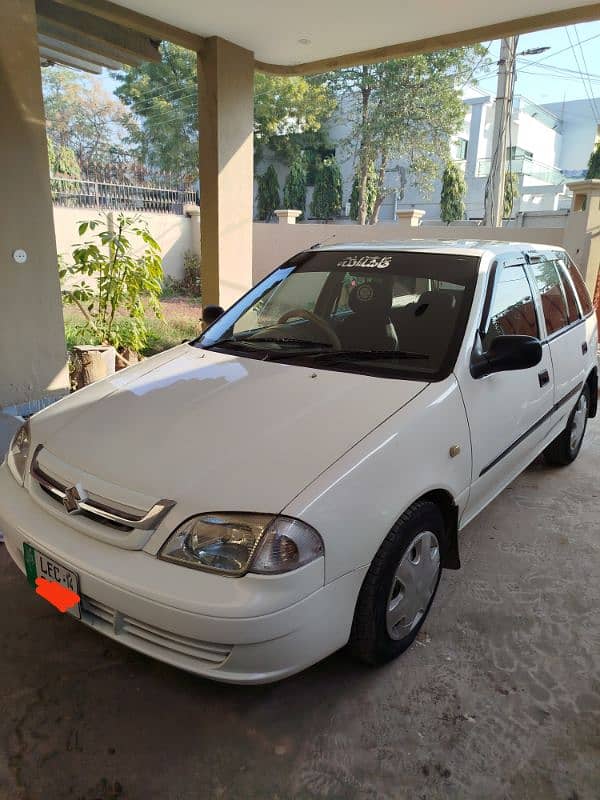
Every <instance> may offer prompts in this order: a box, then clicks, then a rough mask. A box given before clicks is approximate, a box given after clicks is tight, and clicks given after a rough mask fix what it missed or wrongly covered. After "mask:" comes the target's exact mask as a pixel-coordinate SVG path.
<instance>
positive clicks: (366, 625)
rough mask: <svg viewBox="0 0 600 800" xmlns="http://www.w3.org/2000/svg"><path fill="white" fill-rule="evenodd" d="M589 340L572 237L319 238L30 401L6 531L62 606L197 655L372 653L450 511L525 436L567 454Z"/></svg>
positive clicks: (592, 404) (293, 666) (8, 493)
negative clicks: (140, 344) (332, 241)
mask: <svg viewBox="0 0 600 800" xmlns="http://www.w3.org/2000/svg"><path fill="white" fill-rule="evenodd" d="M596 349H597V325H596V317H595V315H594V314H593V310H592V304H591V302H590V298H589V295H588V293H587V291H586V288H585V285H584V282H583V280H582V278H581V275H580V274H579V272H578V271H577V269H576V267H575V266H574V265H573V263H572V261H571V260H570V259H569V257H568V255H567V254H566V253H565V252H564V251H563V250H561V249H558V248H551V247H542V246H537V245H528V244H506V243H485V242H454V243H441V242H431V243H427V242H408V243H398V242H396V243H393V244H381V245H377V246H375V245H372V244H369V245H344V246H335V247H320V248H314V249H311V250H309V251H307V252H303V253H300V254H299V255H297V256H295V257H294V258H292V259H290V260H289V261H287V262H286V263H285V264H283V266H281V267H280V268H279V269H276V270H275V271H274V272H273V273H271V274H270V275H269V276H268V277H267V278H265V279H264V280H263V281H262V282H261V283H259V284H258V285H257V286H255V287H254V288H253V289H252V290H251V291H250V292H249V293H248V294H247V295H246V296H245V297H243V298H242V299H241V300H240V301H239V302H238V303H236V304H235V305H234V306H233V307H232V308H230V309H229V310H228V311H226V312H225V313H223V314H222V316H221V317H220V318H219V319H217V320H216V322H214V323H213V324H212V325H211V326H210V327H209V328H208V329H207V330H206V331H205V332H204V333H203V335H202V336H200V338H198V339H197V340H195V341H193V342H191V343H186V344H182V345H180V346H178V347H175V348H173V349H172V350H169V351H167V352H165V353H162V354H160V355H158V356H155V357H154V358H150V359H148V360H146V361H143V362H142V363H140V364H138V365H136V366H134V367H131V368H130V369H127V370H125V371H123V372H120V373H118V374H117V375H115V376H112V377H109V378H107V379H105V380H103V381H100V382H99V383H95V384H93V385H92V386H90V387H88V388H86V389H83V390H81V391H79V392H76V393H75V394H73V395H71V396H70V397H68V398H65V399H64V400H61V401H60V402H58V403H55V404H54V405H51V406H50V407H48V408H47V409H45V410H44V411H42V412H41V413H39V414H36V415H35V416H34V417H32V419H31V420H30V421H29V422H27V423H26V424H25V425H24V426H23V427H22V428H21V429H20V430H19V431H18V433H17V434H16V436H15V438H14V440H13V442H12V445H11V447H10V451H9V453H8V455H7V458H6V462H5V463H4V464H3V466H2V467H1V468H0V529H1V530H2V531H3V532H4V534H5V537H6V544H7V547H8V551H9V553H10V555H11V556H12V558H13V560H14V561H15V562H16V564H17V565H18V567H19V568H20V569H21V570H22V571H23V572H24V573H26V575H27V577H28V578H29V581H30V582H31V583H32V585H34V586H35V585H36V581H38V580H39V579H40V578H44V580H47V581H50V585H51V586H52V585H53V584H56V583H58V584H61V585H63V586H65V587H67V588H68V589H69V591H70V592H72V593H73V596H74V597H75V599H76V602H74V603H73V604H72V605H71V606H70V608H69V609H68V611H67V612H66V613H68V614H70V615H72V616H74V617H77V618H79V619H80V620H81V621H82V622H84V623H85V624H86V625H90V626H92V627H93V628H95V629H96V630H98V631H99V632H101V633H103V634H105V635H106V636H109V637H111V638H112V639H115V640H116V641H118V642H122V643H123V644H126V645H128V646H130V647H132V648H135V649H136V650H139V651H141V652H143V653H147V654H148V655H151V656H154V657H155V658H158V659H161V660H163V661H166V662H169V663H170V664H174V665H176V666H178V667H182V668H184V669H187V670H190V671H192V672H195V673H198V674H200V675H204V676H206V677H209V678H214V679H217V680H222V681H232V682H238V683H260V682H267V681H273V680H277V679H280V678H283V677H285V676H287V675H291V674H293V673H295V672H298V671H299V670H301V669H303V668H304V667H307V666H308V665H310V664H313V663H315V662H316V661H318V660H319V659H322V658H324V657H325V656H327V655H328V654H330V653H332V652H334V651H335V650H337V649H338V648H340V647H342V646H344V645H346V644H349V649H350V651H352V652H353V653H354V654H356V655H357V656H358V657H360V658H361V659H363V660H364V661H366V662H369V663H371V664H380V663H383V662H386V661H388V660H389V659H392V658H394V657H395V656H397V655H398V654H399V653H401V652H402V651H403V650H405V649H406V648H407V647H408V646H409V645H410V644H411V642H412V641H413V640H414V638H415V636H416V635H417V633H418V631H419V629H420V627H421V626H422V625H423V622H424V620H425V618H426V616H427V614H428V612H429V609H430V607H431V604H432V602H433V599H434V596H435V593H436V589H437V586H438V583H439V580H440V575H441V571H442V568H444V567H445V568H449V569H456V568H458V567H459V566H460V561H459V542H458V533H459V531H460V530H461V529H462V528H464V527H465V525H467V524H468V523H469V522H470V521H471V520H472V519H473V518H474V517H475V516H476V515H477V514H478V513H479V512H480V511H481V510H482V509H483V508H484V507H485V506H486V505H487V504H488V503H489V502H490V501H491V500H492V499H493V498H494V497H495V496H496V495H497V494H498V493H499V492H501V491H502V489H503V488H504V487H505V486H506V485H507V484H508V483H510V481H512V480H513V478H514V477H515V476H516V475H518V474H519V472H521V470H523V469H524V468H525V467H526V466H527V465H528V464H529V463H530V462H531V461H532V460H533V459H534V458H535V457H536V456H538V455H539V454H540V453H544V454H545V457H546V459H547V460H548V461H549V462H550V463H551V464H556V465H566V464H568V463H569V462H571V461H573V459H574V458H576V456H577V454H578V452H579V449H580V447H581V443H582V440H583V437H584V433H585V428H586V422H587V419H588V417H592V416H594V415H595V413H596V404H597V396H598V390H597V380H598V379H597V368H596ZM37 585H38V586H39V583H38V584H37ZM45 585H48V584H45Z"/></svg>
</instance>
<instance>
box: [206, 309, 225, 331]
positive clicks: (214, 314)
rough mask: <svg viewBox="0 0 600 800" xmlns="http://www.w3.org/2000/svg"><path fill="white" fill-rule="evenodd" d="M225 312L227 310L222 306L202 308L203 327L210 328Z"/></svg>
mask: <svg viewBox="0 0 600 800" xmlns="http://www.w3.org/2000/svg"><path fill="white" fill-rule="evenodd" d="M224 313H225V310H224V309H223V308H221V306H204V307H203V308H202V328H203V329H204V328H208V326H209V325H212V324H213V322H215V321H216V320H218V319H219V317H220V316H221V314H224Z"/></svg>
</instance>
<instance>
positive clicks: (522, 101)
mask: <svg viewBox="0 0 600 800" xmlns="http://www.w3.org/2000/svg"><path fill="white" fill-rule="evenodd" d="M463 97H464V103H465V118H464V124H463V127H462V130H461V131H459V133H458V134H457V135H456V136H455V137H454V139H453V141H452V142H451V152H452V155H453V157H454V158H455V160H456V162H457V163H459V164H460V165H461V166H462V168H463V169H464V173H465V180H466V184H467V195H466V198H465V206H466V217H467V219H470V220H480V219H481V218H482V217H483V204H484V195H485V186H486V182H487V178H488V175H489V169H490V160H491V149H492V142H491V139H492V131H493V123H494V106H495V98H494V97H492V96H490V95H489V94H488V93H486V92H484V91H482V90H481V89H479V88H478V87H476V86H467V87H465V89H464V90H463ZM348 102H350V101H346V102H345V103H344V102H342V104H341V105H340V107H339V108H338V110H337V112H336V115H335V117H334V119H333V120H332V123H331V124H330V126H329V129H328V133H329V137H330V139H331V142H332V144H333V146H334V147H335V155H336V158H337V160H338V162H339V165H340V168H341V171H342V176H343V183H344V193H343V197H344V203H345V214H346V215H347V214H348V212H349V202H348V200H349V197H350V191H351V188H352V180H353V176H354V170H355V158H356V152H355V150H354V149H353V148H350V147H348V146H345V145H344V144H343V142H344V141H345V140H347V138H348V136H349V133H350V124H349V121H348V116H349V108H348ZM595 102H596V103H597V104H598V105H599V106H600V99H598V100H596V101H595ZM510 134H511V135H510V148H509V149H510V155H511V159H510V166H511V169H512V171H513V173H514V174H515V175H516V176H517V179H518V189H519V196H518V198H517V200H516V202H515V206H514V208H513V216H514V217H517V216H518V215H519V214H523V213H524V212H527V214H529V215H531V214H535V212H545V213H546V215H547V214H548V212H552V211H557V212H559V213H558V215H557V222H556V224H562V222H561V220H560V214H561V213H562V212H565V211H566V209H568V208H569V207H570V202H571V198H570V193H569V192H568V190H567V188H566V186H565V183H566V182H567V181H569V180H572V179H574V178H579V177H583V176H584V174H585V171H586V169H587V162H588V159H589V156H590V153H591V152H592V149H593V147H594V144H595V143H596V142H598V141H600V126H599V125H598V122H597V120H596V117H595V115H594V110H593V108H592V104H591V103H590V101H589V100H570V101H566V102H562V103H547V104H545V105H538V104H536V103H533V102H531V101H530V100H528V99H527V98H525V97H520V96H519V97H516V98H515V102H514V107H513V119H512V126H511V132H510ZM267 163H268V162H267V161H265V162H263V164H261V165H260V167H259V170H258V171H260V172H263V171H264V169H265V168H266V164H267ZM275 166H276V169H277V172H278V175H279V179H280V184H281V186H283V183H284V181H285V177H286V174H287V168H285V167H284V166H283V165H281V164H275ZM441 172H442V167H441V165H440V180H437V181H436V182H435V184H434V186H433V190H432V192H431V193H430V195H429V196H426V195H424V194H423V193H422V192H421V191H419V190H418V189H416V188H415V187H414V186H411V179H410V174H409V173H408V170H407V168H406V165H405V164H404V163H403V162H402V160H398V161H396V162H392V163H391V164H390V166H389V169H388V179H387V185H388V186H389V187H390V192H389V194H388V195H387V197H386V200H385V202H384V204H383V206H382V208H381V210H380V213H379V219H380V220H381V221H391V220H394V219H395V214H396V211H400V210H408V209H411V208H420V209H424V210H425V211H426V216H425V219H424V221H423V222H424V224H427V222H431V223H439V219H440V192H441ZM311 194H312V189H311V188H309V196H308V202H307V209H308V208H309V204H310V197H311ZM545 224H552V222H551V220H550V219H547V220H546V223H545Z"/></svg>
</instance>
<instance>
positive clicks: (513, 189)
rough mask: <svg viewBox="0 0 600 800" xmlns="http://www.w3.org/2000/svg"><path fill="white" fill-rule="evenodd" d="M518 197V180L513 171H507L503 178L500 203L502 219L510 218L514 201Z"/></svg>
mask: <svg viewBox="0 0 600 800" xmlns="http://www.w3.org/2000/svg"><path fill="white" fill-rule="evenodd" d="M518 197H519V180H518V178H517V176H516V175H515V174H514V172H507V173H506V176H505V178H504V202H503V205H502V216H503V218H504V219H510V216H511V214H512V212H513V207H514V205H515V201H516V200H517V198H518Z"/></svg>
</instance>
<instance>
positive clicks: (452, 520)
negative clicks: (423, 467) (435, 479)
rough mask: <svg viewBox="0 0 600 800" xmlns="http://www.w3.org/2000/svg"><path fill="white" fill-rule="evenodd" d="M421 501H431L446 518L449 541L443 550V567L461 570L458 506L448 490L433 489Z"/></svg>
mask: <svg viewBox="0 0 600 800" xmlns="http://www.w3.org/2000/svg"><path fill="white" fill-rule="evenodd" d="M419 500H429V501H430V502H432V503H435V504H436V505H437V506H438V508H439V509H440V511H441V512H442V514H443V516H444V520H445V522H446V532H447V534H448V536H447V541H446V542H444V546H443V548H442V553H441V557H442V567H444V569H460V555H459V552H458V506H457V505H456V503H455V502H454V498H453V497H452V495H451V494H450V492H448V491H447V490H446V489H432V490H431V491H429V492H427V493H426V494H424V495H422V496H421V497H419V498H417V501H415V502H418V501H419Z"/></svg>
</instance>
